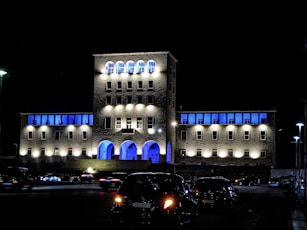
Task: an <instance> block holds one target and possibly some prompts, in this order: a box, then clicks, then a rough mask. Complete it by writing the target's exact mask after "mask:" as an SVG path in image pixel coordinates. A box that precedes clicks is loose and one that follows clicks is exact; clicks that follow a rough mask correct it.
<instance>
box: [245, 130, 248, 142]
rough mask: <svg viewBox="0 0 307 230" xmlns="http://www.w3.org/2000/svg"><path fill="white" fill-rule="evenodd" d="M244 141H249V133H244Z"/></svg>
mask: <svg viewBox="0 0 307 230" xmlns="http://www.w3.org/2000/svg"><path fill="white" fill-rule="evenodd" d="M244 140H245V141H248V140H249V131H244Z"/></svg>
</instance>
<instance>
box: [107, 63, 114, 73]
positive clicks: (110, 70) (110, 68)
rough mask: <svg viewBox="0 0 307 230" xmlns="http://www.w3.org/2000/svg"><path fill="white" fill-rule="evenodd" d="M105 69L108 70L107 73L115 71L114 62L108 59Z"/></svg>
mask: <svg viewBox="0 0 307 230" xmlns="http://www.w3.org/2000/svg"><path fill="white" fill-rule="evenodd" d="M105 70H106V74H111V73H114V63H113V62H111V61H108V62H107V63H106V66H105Z"/></svg>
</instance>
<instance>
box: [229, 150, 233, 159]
mask: <svg viewBox="0 0 307 230" xmlns="http://www.w3.org/2000/svg"><path fill="white" fill-rule="evenodd" d="M228 157H233V150H232V149H228Z"/></svg>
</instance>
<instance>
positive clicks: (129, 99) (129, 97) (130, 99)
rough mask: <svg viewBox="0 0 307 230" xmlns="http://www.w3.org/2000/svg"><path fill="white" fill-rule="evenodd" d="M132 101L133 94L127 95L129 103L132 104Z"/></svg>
mask: <svg viewBox="0 0 307 230" xmlns="http://www.w3.org/2000/svg"><path fill="white" fill-rule="evenodd" d="M131 103H132V96H127V104H131Z"/></svg>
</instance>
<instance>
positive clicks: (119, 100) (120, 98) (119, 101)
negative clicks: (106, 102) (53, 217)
mask: <svg viewBox="0 0 307 230" xmlns="http://www.w3.org/2000/svg"><path fill="white" fill-rule="evenodd" d="M121 103H122V97H121V96H117V97H116V104H117V105H119V104H121Z"/></svg>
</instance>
